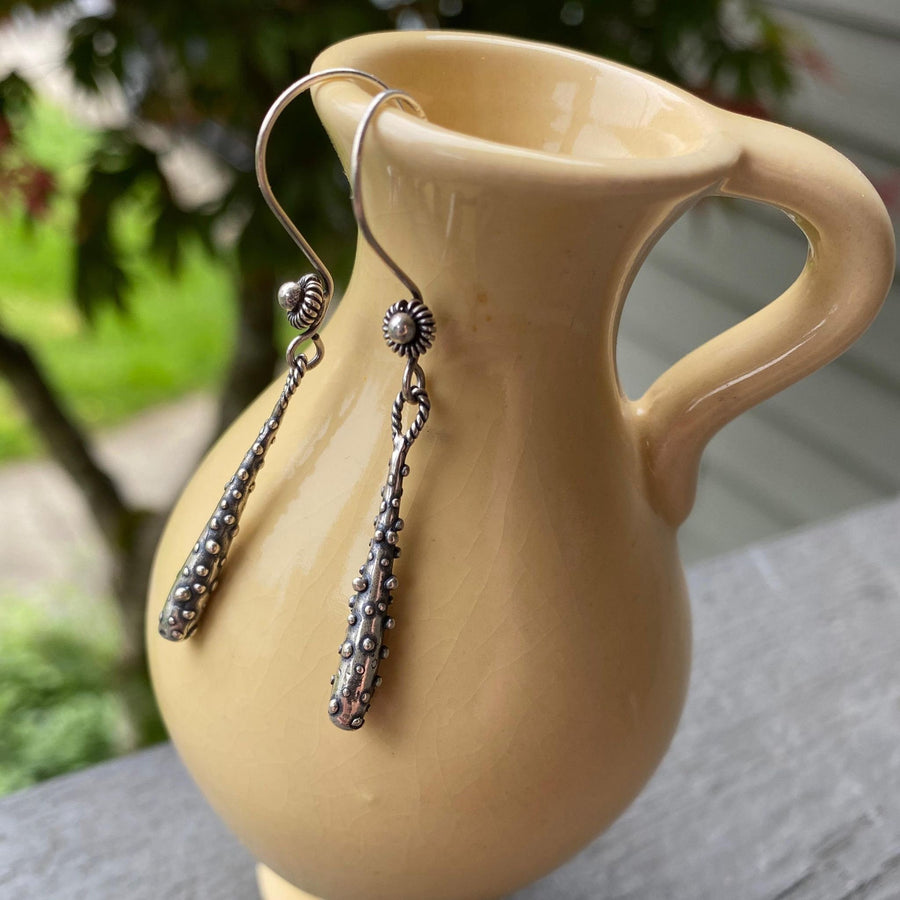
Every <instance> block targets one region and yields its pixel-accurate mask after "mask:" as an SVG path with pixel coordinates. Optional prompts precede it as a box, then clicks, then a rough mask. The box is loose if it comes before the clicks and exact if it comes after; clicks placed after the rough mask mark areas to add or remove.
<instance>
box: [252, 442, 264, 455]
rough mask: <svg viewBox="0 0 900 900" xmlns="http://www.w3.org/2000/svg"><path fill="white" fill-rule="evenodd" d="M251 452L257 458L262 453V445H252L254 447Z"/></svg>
mask: <svg viewBox="0 0 900 900" xmlns="http://www.w3.org/2000/svg"><path fill="white" fill-rule="evenodd" d="M253 452H254V453H255V454H256V455H257V456H262V452H263V448H262V444H254V445H253Z"/></svg>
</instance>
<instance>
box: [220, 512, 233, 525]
mask: <svg viewBox="0 0 900 900" xmlns="http://www.w3.org/2000/svg"><path fill="white" fill-rule="evenodd" d="M222 521H223V522H224V523H225V524H226V525H234V516H233V515H231V513H229V514H228V515H227V516H222Z"/></svg>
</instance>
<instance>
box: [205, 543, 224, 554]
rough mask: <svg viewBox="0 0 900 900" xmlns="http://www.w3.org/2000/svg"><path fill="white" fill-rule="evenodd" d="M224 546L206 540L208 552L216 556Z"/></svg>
mask: <svg viewBox="0 0 900 900" xmlns="http://www.w3.org/2000/svg"><path fill="white" fill-rule="evenodd" d="M221 549H222V548H221V547H220V546H219V545H218V544H217V543H216V542H215V541H207V542H206V552H207V553H212V555H213V556H215V555H216V554H217V553H218V552H219V551H220V550H221Z"/></svg>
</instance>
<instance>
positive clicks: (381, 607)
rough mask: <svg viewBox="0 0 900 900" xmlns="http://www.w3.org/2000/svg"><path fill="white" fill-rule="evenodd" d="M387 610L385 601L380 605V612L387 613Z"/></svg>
mask: <svg viewBox="0 0 900 900" xmlns="http://www.w3.org/2000/svg"><path fill="white" fill-rule="evenodd" d="M386 610H387V603H385V602H384V601H383V600H382V601H380V602H379V603H378V612H385V611H386Z"/></svg>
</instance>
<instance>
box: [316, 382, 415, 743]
mask: <svg viewBox="0 0 900 900" xmlns="http://www.w3.org/2000/svg"><path fill="white" fill-rule="evenodd" d="M419 372H421V370H419ZM410 397H411V400H412V402H414V403H415V404H416V405H417V407H418V409H417V412H416V417H415V420H414V421H413V423H412V425H411V426H410V427H409V429H408V430H407V431H406V432H405V433H404V432H402V431H401V416H402V412H403V406H404V404H405V402H406V401H405V400H404V392H403V391H401V392H400V393H399V394H398V395H397V399H396V401H395V402H394V407H393V411H392V415H391V431H392V434H393V439H394V450H393V453H391V460H390V463H389V465H388V475H387V482H386V483H385V485H384V488H382V491H381V505H380V507H379V508H378V515H377V516H376V517H375V522H374V525H375V533H374V534H373V536H372V540H371V541H370V542H369V555H368V557H367V559H366V561H365V563H363V565H362V566H360V569H359V575H358V576H357V577H356V578H354V579H353V589H354V590H355V591H356V593H355V594H354V596H353V597H351V598H350V601H349V606H350V614H349V615H348V616H347V623H348V624H347V633H346V635H345V636H344V640H343V641H342V643H341V645H340V647H339V648H338V655H339V656H340V658H341V661H340V664H339V666H338V671H337V674H336V675H335V676H334V677H333V678H332V680H331V683H332V685H333V691H332V695H331V699H330V700H329V702H328V715H329V716H330V717H331V721H332V722H334V724H335V725H337V726H338V728H343V729H345V730H351V731H352V730H355V729H357V728H361V727H362V726H363V724H364V722H365V715H366V712H367V711H368V709H369V705H370V704H371V702H372V696H373V694H374V693H375V688H377V687H378V685H379V684H381V676H380V675H379V674H378V665H379V663H380V661H381V660H382V659H384V658H386V657H387V655H388V648H387V647H386V646H385V645H384V632H385V630H386V629H390V628H393V627H394V620H393V618H392V617H391V616H390V615H389V609H390V606H391V603H392V602H393V599H394V598H393V594H392V591H393V590H394V589H395V588H396V587H397V577H396V576H395V575H394V560H395V559H396V558H397V557H398V556H399V555H400V547H399V535H400V532H401V531H402V529H403V519H401V518H400V500H401V498H402V496H403V479H404V478H405V477H406V476H407V475H408V474H409V466H407V465H406V454H407V453H408V452H409V448H410V447H411V446H412V444H413V441H415V439H416V438H417V437H418V435H419V432H420V431H421V430H422V427H423V426H424V424H425V422H426V421H427V419H428V413H429V411H430V409H431V403H430V401H429V399H428V394H427V393H426V391H425V388H424V382H422V383H421V384H420V386H417V387H413V388H412V390H411V392H410Z"/></svg>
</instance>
